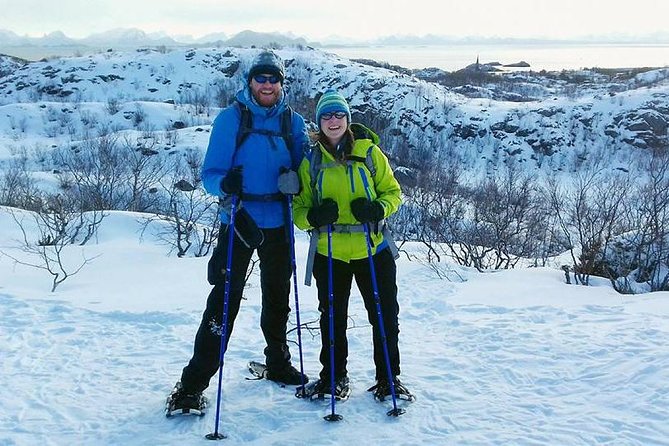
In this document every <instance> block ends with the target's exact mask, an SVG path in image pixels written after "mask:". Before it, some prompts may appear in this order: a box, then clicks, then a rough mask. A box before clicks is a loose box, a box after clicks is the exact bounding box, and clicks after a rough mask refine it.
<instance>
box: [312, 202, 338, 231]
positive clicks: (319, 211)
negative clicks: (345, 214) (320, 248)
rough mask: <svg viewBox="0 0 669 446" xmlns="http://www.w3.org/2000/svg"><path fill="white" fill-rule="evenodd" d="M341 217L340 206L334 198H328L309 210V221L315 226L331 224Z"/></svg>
mask: <svg viewBox="0 0 669 446" xmlns="http://www.w3.org/2000/svg"><path fill="white" fill-rule="evenodd" d="M338 218H339V206H337V202H336V201H334V200H333V199H332V198H326V199H324V200H323V202H322V203H321V204H319V205H316V206H314V207H312V208H311V209H309V212H307V221H308V222H309V224H310V225H311V226H313V227H314V228H320V227H321V226H325V225H329V224H332V223H334V222H336V221H337V219H338Z"/></svg>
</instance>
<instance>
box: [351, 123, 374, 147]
mask: <svg viewBox="0 0 669 446" xmlns="http://www.w3.org/2000/svg"><path fill="white" fill-rule="evenodd" d="M350 127H351V132H352V133H353V136H354V137H355V139H369V140H371V141H372V142H373V143H374V144H376V145H379V142H381V138H379V135H377V134H376V133H374V131H373V130H372V129H370V128H369V127H365V126H364V125H362V124H360V123H357V122H354V123H352V124H351V126H350Z"/></svg>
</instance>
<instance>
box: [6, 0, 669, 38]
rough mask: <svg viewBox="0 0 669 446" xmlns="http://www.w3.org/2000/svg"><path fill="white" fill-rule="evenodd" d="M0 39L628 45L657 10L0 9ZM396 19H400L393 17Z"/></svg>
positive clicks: (431, 2)
mask: <svg viewBox="0 0 669 446" xmlns="http://www.w3.org/2000/svg"><path fill="white" fill-rule="evenodd" d="M0 10H1V11H2V15H0V29H6V30H10V31H13V32H15V33H17V34H19V35H29V36H33V37H39V36H42V35H44V34H47V33H49V32H52V31H56V30H59V31H62V32H64V33H65V34H66V35H68V36H69V37H74V38H82V37H86V36H88V35H90V34H93V33H96V32H101V31H106V30H109V29H114V28H139V29H142V30H143V31H146V32H160V31H162V32H166V33H167V34H169V35H171V36H175V35H191V36H193V37H195V38H197V37H201V36H203V35H206V34H209V33H219V32H223V33H225V34H227V35H234V34H236V33H238V32H240V31H243V30H246V29H251V30H254V31H263V32H271V31H278V32H284V33H287V32H292V33H294V34H295V35H297V36H302V37H305V38H307V39H308V40H317V39H322V38H325V37H328V36H343V37H349V38H351V39H372V38H375V37H380V36H387V35H419V36H420V35H425V34H439V35H448V36H484V37H515V38H526V37H547V38H555V39H568V38H576V37H583V36H588V35H610V34H624V35H630V36H637V35H647V34H653V33H660V32H666V30H667V22H666V18H667V17H669V2H667V1H665V0H635V1H634V2H630V1H628V0H625V1H621V0H587V1H583V0H561V1H556V0H506V1H503V2H501V1H499V0H468V1H466V2H463V1H453V0H444V1H437V0H411V1H407V0H383V1H377V0H373V1H372V0H366V1H365V0H363V1H361V0H319V1H316V2H314V1H311V0H290V1H282V2H277V1H275V0H243V1H240V0H234V1H221V0H192V1H188V2H184V1H183V0H142V1H136V0H114V1H109V0H59V1H52V0H0ZM400 11H401V13H399V12H400Z"/></svg>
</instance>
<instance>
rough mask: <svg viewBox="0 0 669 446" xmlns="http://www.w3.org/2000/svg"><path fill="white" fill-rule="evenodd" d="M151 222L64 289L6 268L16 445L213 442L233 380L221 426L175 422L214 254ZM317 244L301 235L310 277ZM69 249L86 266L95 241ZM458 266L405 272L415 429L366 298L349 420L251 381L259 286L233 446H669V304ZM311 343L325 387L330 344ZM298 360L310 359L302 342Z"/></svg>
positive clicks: (234, 367)
mask: <svg viewBox="0 0 669 446" xmlns="http://www.w3.org/2000/svg"><path fill="white" fill-rule="evenodd" d="M136 220H137V215H136V214H129V213H114V214H112V215H111V216H110V217H108V218H107V219H106V220H105V221H104V222H103V225H102V228H101V229H100V233H99V236H98V237H97V240H96V241H95V242H92V243H89V244H88V245H86V246H85V247H84V248H83V249H84V251H85V255H86V256H87V257H93V256H97V255H99V257H97V258H95V259H94V260H93V261H92V262H91V263H90V264H88V265H86V266H85V267H84V269H83V270H82V271H81V272H80V273H79V274H78V275H75V276H72V277H70V278H68V279H67V280H66V281H65V282H64V283H63V284H61V285H60V286H59V287H58V289H57V290H56V292H54V293H50V292H49V290H50V287H51V279H50V277H48V275H47V274H46V273H45V272H44V271H41V270H36V269H31V268H28V267H25V266H21V265H17V264H15V263H14V262H13V261H12V260H10V259H9V258H8V257H6V256H2V257H0V308H1V309H2V310H1V311H0V356H1V357H2V362H1V364H2V365H1V367H2V368H1V369H0V389H2V392H0V407H2V413H3V415H2V417H0V444H2V445H34V444H43V445H50V444H53V445H92V444H104V445H171V444H174V445H181V444H198V442H205V441H206V440H204V435H205V434H207V433H209V432H212V431H213V429H214V424H215V410H213V409H214V408H215V401H216V384H217V380H216V378H214V379H212V382H211V386H210V388H209V389H207V391H206V393H207V395H208V397H209V398H210V400H212V410H210V411H209V412H208V413H207V414H206V415H205V416H204V417H201V418H197V417H192V418H178V419H167V418H165V416H164V414H163V407H164V400H165V397H166V395H167V394H168V393H169V391H170V389H171V387H172V386H173V384H174V382H175V381H176V379H177V378H178V377H179V374H180V372H181V368H182V367H183V366H184V365H185V364H186V362H187V360H188V359H189V357H190V353H191V348H192V342H193V337H194V334H195V330H196V329H197V326H198V323H199V319H200V315H201V311H202V310H203V308H204V303H205V299H206V295H207V293H208V290H209V287H208V285H207V283H206V280H205V270H206V259H204V258H183V259H177V258H176V257H170V256H167V255H166V252H167V248H166V247H165V246H161V245H159V244H158V243H157V242H156V241H155V240H154V239H153V238H152V237H151V236H150V234H147V233H145V234H144V236H143V237H142V238H141V239H140V235H139V229H140V228H139V225H138V224H137V223H136ZM19 238H20V232H19V231H18V229H17V228H16V227H15V224H14V222H13V221H12V219H11V218H10V216H9V215H8V213H7V212H6V209H2V208H0V250H2V251H3V252H5V253H9V254H12V255H15V256H18V255H23V253H21V252H20V251H19V250H17V249H16V246H17V243H18V242H17V241H16V240H17V239H19ZM306 248H307V238H306V236H305V235H304V234H302V233H301V232H298V234H297V250H298V265H299V271H298V275H299V277H300V283H301V282H302V279H303V266H304V260H305V255H306ZM69 249H70V251H71V252H69V253H68V255H69V256H71V257H72V259H73V260H75V261H76V260H77V259H80V258H81V257H80V252H79V251H80V250H81V249H82V248H80V247H77V246H72V247H70V248H69ZM409 249H412V250H415V251H416V252H417V251H419V248H418V247H416V246H413V247H410V248H409ZM451 268H452V269H453V271H454V273H452V274H451V275H452V276H453V277H457V276H458V275H459V276H461V277H462V278H463V279H465V280H464V281H445V280H440V279H437V278H436V277H435V276H434V273H433V272H432V271H431V270H430V269H429V268H427V267H426V266H424V265H421V264H420V263H418V262H409V261H407V260H406V256H403V257H402V258H401V259H400V261H399V268H398V274H399V288H400V305H401V313H400V323H401V334H400V349H401V354H402V379H403V382H404V383H405V384H406V385H407V386H408V387H409V388H410V389H411V390H412V391H413V392H414V393H415V394H416V396H417V401H416V402H414V403H412V404H410V405H409V406H408V407H407V412H406V414H404V415H402V416H401V417H399V418H391V417H387V416H386V415H385V412H386V411H387V410H388V409H389V408H390V403H385V404H384V403H378V402H375V401H374V400H373V399H372V397H371V395H370V394H369V393H368V392H366V389H367V388H368V387H369V386H371V385H372V384H373V379H372V378H373V370H372V369H373V367H372V359H371V357H372V354H371V328H370V327H369V326H368V324H367V322H366V316H365V312H364V309H363V306H362V301H361V299H360V298H359V295H357V294H356V291H354V295H353V296H352V300H351V311H350V312H351V320H350V328H349V340H350V358H349V360H350V364H349V373H350V378H351V384H352V395H351V397H350V399H349V400H348V401H347V402H345V403H340V404H338V405H337V407H336V411H337V413H339V414H341V415H343V417H344V419H343V421H341V422H339V423H328V422H326V421H324V420H323V418H322V417H323V416H324V415H326V414H328V413H329V412H330V406H329V401H326V402H323V403H311V402H306V401H302V400H299V399H297V398H295V397H294V396H293V389H291V388H285V389H282V388H280V387H278V386H277V385H275V384H274V383H270V382H266V381H251V380H247V379H246V378H247V377H248V373H247V372H246V363H247V362H248V361H250V360H258V359H260V360H262V349H263V346H264V342H263V338H262V335H261V332H260V329H259V326H258V324H259V315H260V295H259V286H258V281H257V276H256V275H254V276H252V279H251V281H250V282H251V283H250V285H249V287H248V289H247V291H246V298H247V300H246V301H244V302H243V306H242V310H241V312H240V315H239V319H238V322H237V324H236V325H235V332H234V333H233V336H232V339H231V343H230V348H229V350H228V352H227V354H226V357H225V368H224V371H223V386H222V407H221V421H220V431H222V432H223V433H225V434H226V435H227V436H228V439H227V440H224V442H223V444H230V445H233V444H235V445H236V444H245V445H296V444H313V445H335V444H366V445H389V444H393V445H418V444H421V445H442V444H467V445H471V444H480V445H490V444H505V445H506V444H534V445H546V444H553V445H558V444H559V445H567V444H569V445H572V444H592V445H595V444H596V445H602V444H606V445H668V444H669V427H667V426H668V425H667V423H666V420H667V419H668V418H669V343H668V342H667V339H669V293H649V294H643V295H635V296H623V295H619V294H617V293H616V292H614V291H613V290H612V289H611V288H610V287H609V286H607V285H606V284H605V283H600V284H599V286H592V287H581V286H575V285H566V284H565V283H564V276H563V273H562V272H560V271H557V270H552V269H541V268H539V269H519V270H513V271H502V272H496V273H489V274H479V273H475V272H472V271H469V270H464V269H462V268H459V267H457V266H451ZM455 272H457V274H455ZM299 302H300V310H301V319H302V322H305V323H308V324H309V326H310V327H315V326H316V324H315V323H314V321H315V320H316V319H317V309H316V306H317V305H316V297H315V289H314V288H307V287H304V286H300V288H299ZM293 306H294V305H293ZM291 321H294V319H291ZM302 337H303V350H304V361H305V369H306V371H307V372H308V373H309V374H310V375H312V376H315V375H316V374H317V373H318V370H319V364H318V350H319V341H318V333H317V332H315V331H311V330H306V329H304V330H303V331H302ZM291 338H292V339H296V332H295V331H292V332H291ZM292 352H293V356H294V360H295V364H296V365H297V364H298V349H297V346H296V345H293V347H292Z"/></svg>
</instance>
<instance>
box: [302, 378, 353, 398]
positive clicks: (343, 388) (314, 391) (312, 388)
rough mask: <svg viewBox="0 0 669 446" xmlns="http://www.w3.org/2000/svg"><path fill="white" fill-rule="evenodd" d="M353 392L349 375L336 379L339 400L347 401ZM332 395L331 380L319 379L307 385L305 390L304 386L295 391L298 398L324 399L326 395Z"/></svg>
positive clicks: (336, 391) (336, 395)
mask: <svg viewBox="0 0 669 446" xmlns="http://www.w3.org/2000/svg"><path fill="white" fill-rule="evenodd" d="M350 394H351V388H350V387H349V380H348V376H347V375H343V376H340V377H339V378H336V379H335V393H334V397H335V399H336V400H338V401H346V400H347V399H348V396H349V395H350ZM326 395H328V396H331V395H332V384H331V383H330V380H329V379H327V380H324V379H318V380H317V381H316V382H314V383H312V384H309V385H308V386H305V388H304V392H303V391H302V386H300V387H298V388H297V390H296V391H295V396H297V397H298V398H309V399H311V400H322V399H325V396H326Z"/></svg>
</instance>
